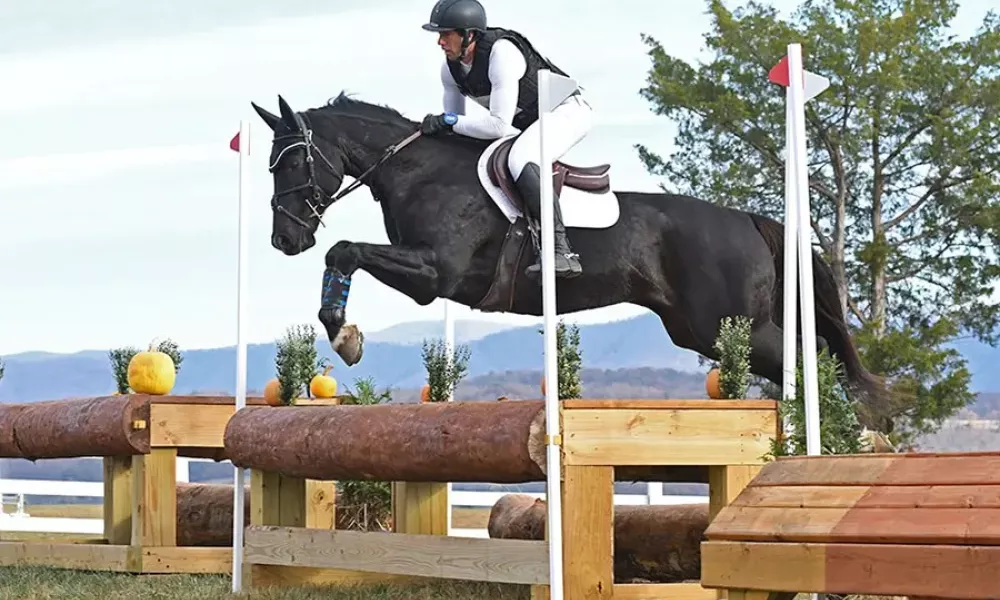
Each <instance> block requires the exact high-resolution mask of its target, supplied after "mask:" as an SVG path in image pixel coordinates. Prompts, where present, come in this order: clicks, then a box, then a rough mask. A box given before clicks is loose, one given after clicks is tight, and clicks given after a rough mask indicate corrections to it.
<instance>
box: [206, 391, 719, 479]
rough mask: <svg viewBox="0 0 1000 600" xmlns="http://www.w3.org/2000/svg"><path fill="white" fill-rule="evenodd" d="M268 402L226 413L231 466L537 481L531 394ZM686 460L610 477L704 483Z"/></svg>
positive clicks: (538, 438)
mask: <svg viewBox="0 0 1000 600" xmlns="http://www.w3.org/2000/svg"><path fill="white" fill-rule="evenodd" d="M272 408H273V407H269V406H252V407H251V406H248V407H247V408H245V409H244V410H241V411H239V412H238V413H237V414H235V415H233V417H232V419H231V420H230V422H229V423H228V425H227V426H226V431H225V439H224V443H225V453H226V456H227V458H229V459H230V460H232V462H233V464H234V465H236V466H239V467H243V468H254V469H257V470H260V471H269V472H275V473H281V474H282V475H286V476H290V477H302V478H308V479H317V480H342V479H352V480H372V481H408V482H426V483H429V482H453V483H454V482H483V481H488V482H491V483H529V482H538V481H544V480H545V475H546V473H545V403H544V401H541V400H537V401H536V400H520V401H517V402H465V403H455V402H437V403H425V404H385V405H372V406H354V405H346V406H309V407H295V408H296V409H298V410H280V411H275V410H272ZM282 408H286V407H282ZM304 408H308V410H303V409H304ZM697 466H698V467H701V465H697ZM691 467H692V466H691V465H623V466H621V467H620V468H619V469H618V470H617V472H616V474H615V475H616V479H617V480H619V481H688V482H699V483H707V482H708V474H707V468H701V469H696V468H691Z"/></svg>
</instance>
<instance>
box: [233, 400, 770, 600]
mask: <svg viewBox="0 0 1000 600" xmlns="http://www.w3.org/2000/svg"><path fill="white" fill-rule="evenodd" d="M560 406H561V412H560V415H561V425H562V435H561V439H560V445H561V447H562V452H561V457H562V465H561V467H562V475H563V477H562V479H563V483H562V486H561V488H562V504H563V508H564V527H563V552H564V556H565V564H564V572H563V580H564V586H565V594H566V598H567V600H582V599H584V598H588V599H589V598H610V597H614V598H616V599H619V600H620V599H626V600H628V599H632V600H640V599H647V598H654V597H656V598H658V597H672V596H673V595H675V594H679V595H680V596H678V597H681V596H683V597H685V598H704V599H705V600H708V599H714V598H715V597H716V593H715V592H714V591H713V590H706V589H703V588H702V587H701V585H700V584H698V583H664V584H655V583H618V582H616V581H615V577H614V563H613V559H612V554H613V548H614V543H615V534H616V529H615V519H614V511H615V507H614V487H613V483H614V481H615V480H616V479H626V478H627V477H625V475H624V474H625V473H626V472H632V473H639V474H645V475H646V476H650V475H653V474H660V475H653V476H652V477H651V478H652V479H653V480H659V481H672V480H678V479H671V478H670V475H671V474H673V475H675V476H676V475H677V474H679V473H687V474H692V475H694V476H695V477H692V478H690V479H687V481H692V480H694V481H698V480H705V481H707V482H708V483H709V489H710V492H709V506H708V515H709V516H712V515H714V514H716V513H717V512H718V511H719V510H720V509H721V508H722V507H723V506H724V505H725V504H727V503H728V502H729V500H730V499H732V498H733V497H735V496H736V495H737V494H738V493H739V492H740V491H741V490H742V488H743V486H744V485H746V483H747V482H748V481H749V480H750V478H751V477H752V476H753V475H754V474H755V473H756V472H757V469H758V468H759V467H760V465H761V464H763V461H764V456H765V455H766V454H767V453H768V452H769V450H770V444H771V440H772V439H774V438H775V437H776V436H777V435H778V418H777V411H776V403H775V402H773V401H766V400H710V401H705V400H566V401H563V402H561V403H560ZM543 408H544V403H543V402H541V401H508V402H499V403H497V402H452V403H447V404H444V403H442V404H417V405H381V406H325V407H323V406H320V407H306V406H303V407H297V406H290V407H273V408H270V407H269V408H263V407H247V408H245V409H243V410H241V411H239V413H237V414H236V415H234V416H233V418H232V419H231V420H230V421H229V423H228V425H227V427H226V431H225V434H224V440H225V443H226V453H227V455H228V456H229V457H230V459H231V460H233V462H234V463H235V464H237V465H239V466H242V467H244V468H248V469H250V470H251V490H252V492H251V493H252V495H253V499H252V501H251V502H252V504H253V506H254V509H253V514H252V516H251V525H249V526H248V527H247V528H246V531H245V539H244V563H245V568H244V570H243V572H244V576H245V577H246V578H247V581H246V582H245V584H246V587H247V588H259V587H266V586H270V585H278V586H280V585H301V584H305V583H309V584H317V585H328V584H337V583H357V582H375V581H394V582H406V581H410V580H412V579H424V578H446V579H464V580H474V581H491V582H506V583H518V584H528V585H530V586H532V595H533V597H535V598H543V597H546V594H547V591H548V584H549V572H548V545H547V542H545V541H539V540H523V539H478V538H463V537H452V536H448V535H446V534H447V527H445V526H444V525H443V522H442V521H443V519H442V518H441V515H442V514H443V512H442V511H441V510H440V506H441V504H442V500H443V502H444V503H445V505H446V503H447V496H446V495H445V494H444V492H443V490H444V489H445V488H444V487H443V486H444V484H443V483H441V482H443V481H448V480H459V481H504V480H506V481H539V480H543V479H544V473H545V470H544V469H545V462H544V454H542V453H540V452H539V450H540V449H542V445H541V444H542V440H543V438H542V437H541V436H543V435H544V421H543V420H544V410H543ZM306 477H309V478H316V479H323V480H329V479H372V480H386V481H398V480H400V479H401V480H403V482H402V483H401V484H399V485H397V487H395V488H394V513H393V524H394V526H393V532H392V533H385V532H360V531H338V530H331V529H329V528H328V527H327V525H328V522H327V521H326V520H325V519H317V518H316V517H310V515H311V514H313V513H314V509H312V508H310V505H309V495H310V493H309V482H308V481H306V480H305V478H306ZM657 477H661V478H659V479H657ZM679 480H681V481H684V480H685V479H679ZM417 499H419V500H420V504H418V503H417ZM417 507H419V509H418V508H417ZM310 519H312V520H313V521H314V522H315V521H320V522H322V525H321V526H320V527H317V526H313V525H310V524H309V523H308V522H309V520H310ZM665 543H667V544H669V543H670V542H669V541H666V540H665Z"/></svg>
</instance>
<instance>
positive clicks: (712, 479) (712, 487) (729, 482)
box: [708, 465, 760, 519]
mask: <svg viewBox="0 0 1000 600" xmlns="http://www.w3.org/2000/svg"><path fill="white" fill-rule="evenodd" d="M758 472H760V465H719V466H713V467H709V470H708V505H709V513H708V514H709V518H710V519H714V518H715V517H716V515H718V514H719V512H721V511H722V509H723V508H725V507H727V506H729V505H730V504H731V503H732V502H733V500H734V499H736V498H737V497H739V495H740V494H741V493H742V492H743V490H744V489H746V486H747V485H748V484H749V483H750V481H752V480H753V478H754V476H755V475H757V473H758Z"/></svg>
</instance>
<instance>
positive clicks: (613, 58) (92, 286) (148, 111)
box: [0, 0, 987, 355]
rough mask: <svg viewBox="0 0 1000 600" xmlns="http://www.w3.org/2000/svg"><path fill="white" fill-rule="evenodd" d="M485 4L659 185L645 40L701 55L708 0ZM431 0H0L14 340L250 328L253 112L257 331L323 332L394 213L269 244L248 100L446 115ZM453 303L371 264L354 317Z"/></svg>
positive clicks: (595, 315)
mask: <svg viewBox="0 0 1000 600" xmlns="http://www.w3.org/2000/svg"><path fill="white" fill-rule="evenodd" d="M484 4H485V6H486V9H487V11H488V14H489V18H490V22H491V24H494V25H498V26H505V27H509V28H512V29H516V30H518V31H520V32H522V33H524V34H525V35H527V36H528V37H529V38H530V39H531V40H532V41H533V43H534V44H535V46H536V47H537V48H539V49H540V50H541V51H542V53H543V54H545V55H547V56H548V57H549V58H550V59H552V60H553V61H554V62H555V63H556V64H557V65H559V66H560V68H562V69H564V70H566V71H567V72H568V73H570V75H571V76H573V77H574V78H575V79H576V80H577V81H579V82H580V84H581V85H582V86H583V87H584V88H585V89H586V94H587V99H588V101H589V102H590V103H591V104H592V105H594V107H595V110H596V116H595V126H594V128H593V130H592V131H591V133H590V134H589V136H588V137H587V138H586V139H584V140H583V141H582V142H581V143H580V144H579V145H578V146H577V147H575V148H574V149H573V150H571V151H570V153H569V154H567V155H566V156H564V157H563V159H564V160H566V161H567V162H571V163H572V162H576V163H581V164H582V163H594V162H610V163H612V165H613V171H612V177H613V182H614V187H615V188H616V189H632V190H647V191H656V190H657V184H658V183H659V180H658V179H656V178H654V177H653V176H651V175H649V174H648V173H646V171H645V169H644V167H643V166H642V164H641V162H640V161H639V158H638V156H637V153H636V151H635V149H634V145H635V144H637V143H643V144H646V145H649V146H652V147H653V148H654V149H655V150H657V151H659V152H660V153H662V154H666V153H668V152H669V151H670V147H671V141H672V139H673V135H674V133H675V129H674V125H673V123H671V122H670V121H669V120H668V119H666V118H665V117H660V116H657V115H655V114H653V113H652V111H651V110H650V108H651V107H650V105H649V104H648V103H647V102H646V101H645V100H643V99H642V98H641V97H640V96H639V93H638V92H639V90H640V89H641V88H642V87H643V85H644V84H645V79H646V75H647V72H648V69H649V67H650V62H649V59H648V57H647V56H646V54H645V50H646V47H645V46H644V44H643V43H642V41H641V38H640V35H641V34H643V33H646V34H650V35H652V36H654V37H655V38H657V39H658V40H659V41H660V42H661V43H662V44H663V46H664V47H665V49H666V51H667V52H668V53H670V54H672V55H674V56H678V57H680V58H683V59H685V60H689V61H694V60H695V59H696V58H697V57H698V56H699V53H700V51H701V49H702V36H703V35H704V34H705V32H707V31H708V26H709V21H708V17H707V16H706V15H705V14H703V12H704V9H703V3H700V2H699V3H693V2H692V3H688V2H680V1H679V0H670V1H663V0H619V1H618V2H617V6H616V7H615V8H614V9H612V8H611V6H612V5H611V3H609V2H608V1H607V0H546V2H543V3H539V2H532V1H528V0H503V2H500V1H499V0H493V1H490V0H484ZM773 4H774V5H775V6H777V7H778V8H779V9H781V10H785V11H788V10H791V9H793V8H794V7H795V5H796V4H797V3H795V2H792V1H790V0H776V1H774V2H773ZM432 5H433V0H419V1H414V0H367V1H365V0H337V2H329V1H325V2H321V1H319V0H296V1H295V2H287V3H274V2H265V1H263V0H239V1H236V0H224V1H223V0H218V1H215V2H211V3H206V2H193V1H191V0H171V2H169V3H167V2H158V3H151V2H130V1H128V0H88V1H86V2H79V1H71V0H48V1H46V2H32V3H29V2H23V1H20V0H0V89H2V91H3V93H2V94H0V140H2V142H0V282H2V284H0V355H3V354H11V353H16V352H22V351H28V350H47V351H53V352H73V351H77V350H82V349H94V348H97V349H106V348H111V347H116V346H122V345H138V346H144V345H146V344H147V343H149V342H150V341H151V340H152V339H154V338H158V339H163V338H166V337H170V338H172V339H174V340H175V341H177V342H178V343H179V344H180V345H181V347H182V348H185V349H194V348H206V347H218V346H227V345H232V344H234V343H235V341H236V289H237V281H236V267H237V243H238V240H237V200H238V196H237V194H238V188H237V184H238V168H239V163H238V156H237V155H236V154H235V153H234V152H232V151H230V150H229V148H228V143H229V140H230V138H231V137H232V136H233V134H234V133H235V132H236V131H237V130H238V129H239V122H240V120H241V119H247V120H249V121H250V126H251V150H250V152H251V166H250V168H251V178H250V181H251V184H250V188H251V191H250V196H249V198H250V199H249V205H250V206H249V221H250V228H251V229H250V252H249V271H250V275H249V291H250V294H249V295H250V297H249V299H248V331H249V333H248V337H249V341H250V342H251V343H257V342H269V341H272V340H274V339H275V338H277V337H279V336H281V335H282V334H283V333H284V331H285V329H286V328H287V327H288V326H290V325H294V324H300V323H311V324H313V325H315V326H316V327H317V329H319V324H318V322H317V321H316V317H315V315H316V310H317V308H318V303H319V290H320V281H321V276H322V271H323V267H324V265H323V258H324V254H325V249H327V248H329V247H330V246H332V245H333V244H335V243H336V242H337V241H339V240H341V239H348V240H352V241H367V242H375V243H386V242H387V239H386V234H385V231H384V229H383V226H382V219H381V214H380V212H379V210H378V206H377V205H376V204H375V203H374V202H373V201H372V200H371V196H370V194H369V193H368V191H367V188H364V187H362V188H361V189H359V190H357V191H356V192H354V193H352V194H351V195H350V196H348V197H347V198H345V200H343V201H342V202H339V203H338V204H337V206H336V209H335V210H333V211H332V212H328V216H327V218H326V222H327V225H328V227H326V228H325V229H323V228H321V229H320V231H319V233H318V241H317V246H316V247H314V248H313V249H312V250H310V251H309V252H306V253H304V254H301V255H299V256H296V257H286V256H284V255H282V254H281V253H280V252H278V251H276V250H274V249H272V248H271V246H270V242H269V237H270V226H271V213H270V207H269V199H270V195H271V192H272V182H271V178H270V175H269V173H268V172H267V169H266V161H267V156H268V151H269V148H270V135H269V134H270V130H269V129H268V128H267V127H266V126H265V125H264V124H263V122H262V121H261V120H260V119H259V118H258V117H257V116H256V114H255V113H254V112H253V111H252V108H251V106H250V101H251V100H253V101H255V102H257V103H258V104H261V105H262V106H264V107H265V108H268V109H270V110H272V111H273V112H277V106H276V103H277V95H278V94H279V93H280V94H282V95H283V96H284V97H285V98H286V99H287V100H288V101H289V102H290V104H291V105H292V107H293V108H296V109H305V108H309V107H313V106H317V105H320V104H322V103H324V102H326V100H327V99H329V98H331V97H333V96H336V95H337V94H338V93H340V91H341V90H346V91H348V92H349V93H352V94H354V95H356V96H357V97H359V98H361V99H364V100H368V101H372V102H377V103H380V104H388V105H390V106H392V107H394V108H396V109H398V110H400V111H401V112H402V113H403V114H405V115H407V116H409V117H410V118H413V119H420V118H421V117H422V116H423V115H425V114H427V113H430V112H438V111H440V110H441V91H440V80H439V72H440V63H441V60H442V55H441V52H440V50H439V49H438V48H437V46H436V44H435V40H436V38H435V36H434V34H431V33H428V32H425V31H423V30H422V29H421V28H420V25H421V24H422V23H423V22H425V21H426V19H427V17H428V15H429V13H430V9H431V6H432ZM730 6H735V4H734V3H732V2H730ZM43 7H44V8H43ZM986 9H987V2H986V0H974V1H966V2H963V3H962V9H961V12H960V14H959V18H958V19H957V22H956V31H957V32H958V33H959V34H961V35H967V34H968V33H969V32H971V30H972V28H974V27H975V25H976V24H978V22H979V21H980V20H981V19H982V16H983V15H984V14H985V11H986ZM470 105H471V103H470ZM345 184H346V182H345ZM453 310H454V311H455V314H456V317H457V318H459V319H467V318H475V319H489V320H494V321H503V322H509V323H511V324H522V323H529V322H536V321H537V318H533V317H517V316H513V315H497V314H490V313H479V312H476V311H472V310H470V309H468V308H465V307H459V306H455V307H454V308H453ZM642 310H644V309H639V308H636V307H631V306H618V307H609V308H604V309H598V310H593V311H587V312H585V313H580V314H578V315H575V316H572V317H570V318H569V320H572V321H575V322H579V323H591V322H601V321H608V320H615V319H621V318H625V317H630V316H634V315H637V314H640V312H641V311H642ZM442 314H443V304H442V301H437V302H435V303H433V304H431V305H429V306H425V307H420V306H418V305H416V304H415V303H414V302H413V301H412V300H410V299H409V298H407V297H406V296H404V295H402V294H400V293H398V292H396V291H395V290H393V289H391V288H388V287H386V286H384V285H382V284H381V283H379V282H377V281H376V280H375V279H373V278H372V277H371V276H369V275H368V274H367V273H365V272H363V271H361V272H358V273H357V274H356V275H355V277H354V280H353V283H352V286H351V297H350V300H349V303H348V321H349V322H354V323H357V324H358V325H359V326H360V327H361V328H362V330H364V331H368V332H372V331H376V330H379V329H384V328H386V327H388V326H391V325H393V324H395V323H399V322H405V321H415V320H427V319H440V318H441V317H442Z"/></svg>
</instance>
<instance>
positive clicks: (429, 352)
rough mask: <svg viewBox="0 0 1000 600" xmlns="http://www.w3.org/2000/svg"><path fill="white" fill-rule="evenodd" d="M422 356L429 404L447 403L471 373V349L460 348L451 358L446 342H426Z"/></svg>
mask: <svg viewBox="0 0 1000 600" xmlns="http://www.w3.org/2000/svg"><path fill="white" fill-rule="evenodd" d="M420 355H421V358H422V360H423V362H424V368H425V369H426V370H427V386H428V391H427V393H428V402H447V401H448V397H449V396H451V395H452V394H453V393H454V391H455V387H456V386H457V385H458V383H459V382H460V381H461V380H462V378H463V377H465V375H466V374H467V373H468V371H469V357H470V356H471V351H470V350H469V347H468V346H465V345H462V346H458V347H457V348H455V349H454V350H453V351H452V352H451V356H450V357H449V356H448V344H447V343H446V342H445V341H444V340H442V339H439V338H438V339H433V340H424V341H423V344H422V345H421V354H420Z"/></svg>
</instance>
